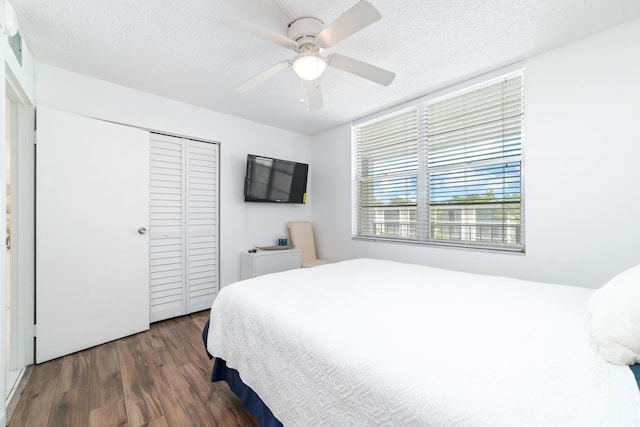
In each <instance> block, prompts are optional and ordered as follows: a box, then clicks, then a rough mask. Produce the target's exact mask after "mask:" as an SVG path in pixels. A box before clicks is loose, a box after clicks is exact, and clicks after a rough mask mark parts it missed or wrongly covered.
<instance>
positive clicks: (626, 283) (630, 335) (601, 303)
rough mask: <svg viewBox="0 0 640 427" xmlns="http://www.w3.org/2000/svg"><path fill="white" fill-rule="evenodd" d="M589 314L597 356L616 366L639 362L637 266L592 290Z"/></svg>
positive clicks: (639, 273)
mask: <svg viewBox="0 0 640 427" xmlns="http://www.w3.org/2000/svg"><path fill="white" fill-rule="evenodd" d="M589 311H590V313H591V333H592V335H593V340H594V342H595V345H596V347H597V349H598V353H599V354H600V356H601V357H602V358H603V359H604V360H606V361H607V362H609V363H613V364H615V365H633V364H635V363H640V265H637V266H635V267H632V268H630V269H628V270H626V271H623V272H622V273H620V274H618V275H617V276H615V277H614V278H612V279H611V280H609V281H608V282H607V283H606V284H605V285H604V286H602V287H601V288H600V289H598V290H597V291H595V292H594V293H593V295H592V296H591V300H590V301H589Z"/></svg>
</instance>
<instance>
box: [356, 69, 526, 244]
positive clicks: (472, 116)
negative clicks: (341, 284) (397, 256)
mask: <svg viewBox="0 0 640 427" xmlns="http://www.w3.org/2000/svg"><path fill="white" fill-rule="evenodd" d="M522 98H523V97H522V72H518V73H516V74H512V75H509V76H507V77H502V78H501V79H500V80H499V81H496V80H494V81H492V82H489V83H487V84H484V85H483V86H481V87H474V88H473V89H471V90H466V91H464V92H457V93H455V94H453V95H451V96H447V97H443V98H438V99H434V100H430V101H427V102H423V103H420V104H418V105H414V106H412V107H411V108H408V109H405V110H403V111H400V112H397V113H394V114H392V115H388V116H384V117H382V118H378V119H376V120H372V121H370V122H365V123H362V124H358V125H355V126H354V127H353V143H354V152H355V156H354V171H355V180H354V185H355V194H356V203H355V218H356V221H355V226H356V228H357V229H356V230H355V235H356V237H363V238H373V239H381V240H386V239H388V240H393V241H408V242H416V243H427V244H444V245H454V246H465V247H478V248H489V249H504V250H513V251H524V242H523V231H522V210H523V199H522V183H521V176H522V174H521V172H522V120H523V99H522Z"/></svg>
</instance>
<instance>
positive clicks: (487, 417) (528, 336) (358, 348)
mask: <svg viewBox="0 0 640 427" xmlns="http://www.w3.org/2000/svg"><path fill="white" fill-rule="evenodd" d="M592 292H593V291H592V290H588V289H583V288H577V287H569V286H560V285H549V284H543V283H534V282H526V281H521V280H516V279H510V278H503V277H495V276H481V275H473V274H468V273H460V272H453V271H447V270H441V269H434V268H429V267H424V266H416V265H410V264H401V263H395V262H390V261H380V260H369V259H360V260H353V261H345V262H341V263H335V264H330V265H325V266H320V267H316V268H314V269H300V270H293V271H288V272H283V273H276V274H272V275H267V276H260V277H257V278H255V279H251V280H246V281H243V282H238V283H236V284H233V285H231V286H228V287H226V288H223V290H222V291H221V292H220V294H219V296H218V298H217V299H216V301H215V302H214V304H213V307H212V312H211V325H210V328H209V335H208V344H207V348H208V350H209V352H210V353H211V354H212V355H214V356H216V357H219V358H222V359H224V360H225V361H226V362H227V365H228V366H229V367H231V368H233V369H237V370H238V371H239V372H240V373H241V376H242V380H243V382H244V383H246V384H247V385H249V386H250V387H251V388H252V389H253V390H254V391H255V392H256V393H257V394H258V395H259V396H260V397H261V398H262V400H263V401H264V402H265V404H266V405H267V406H268V407H269V408H270V409H271V411H272V412H273V414H274V415H275V416H276V417H277V418H278V419H279V420H280V421H282V423H283V424H284V425H285V426H308V425H327V426H329V425H331V426H341V425H362V426H375V425H385V426H386V425H402V426H405V425H416V426H442V425H446V426H514V425H518V426H563V427H564V426H576V427H577V426H580V427H584V426H602V425H615V426H637V425H640V393H639V392H638V388H637V385H636V382H635V379H634V375H633V374H632V372H631V370H630V369H629V368H628V367H621V366H613V365H610V364H608V363H606V362H604V361H602V360H601V359H600V358H599V357H598V355H597V354H596V352H595V350H594V349H593V347H592V345H591V341H590V336H589V319H588V315H587V311H586V308H587V302H588V299H589V297H590V295H591V293H592Z"/></svg>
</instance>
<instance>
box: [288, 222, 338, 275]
mask: <svg viewBox="0 0 640 427" xmlns="http://www.w3.org/2000/svg"><path fill="white" fill-rule="evenodd" d="M287 228H288V229H289V234H290V235H291V243H292V244H293V245H295V247H296V249H300V255H301V258H302V268H307V267H315V266H317V265H322V264H329V263H331V261H327V260H324V259H318V258H316V243H315V241H314V240H313V228H311V223H310V222H309V221H289V222H288V223H287Z"/></svg>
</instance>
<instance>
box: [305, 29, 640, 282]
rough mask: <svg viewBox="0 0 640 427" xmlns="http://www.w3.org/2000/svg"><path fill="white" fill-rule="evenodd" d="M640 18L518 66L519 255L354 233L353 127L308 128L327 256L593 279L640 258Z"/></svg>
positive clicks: (316, 219)
mask: <svg viewBox="0 0 640 427" xmlns="http://www.w3.org/2000/svg"><path fill="white" fill-rule="evenodd" d="M638 40H640V20H635V21H632V22H630V23H627V24H624V25H622V26H619V27H616V28H613V29H610V30H607V31H604V32H602V33H599V34H596V35H594V36H592V37H589V38H586V39H583V40H580V41H578V42H576V43H572V44H570V45H567V46H564V47H562V48H560V49H556V50H554V51H551V52H548V53H545V54H541V55H539V56H536V57H533V58H531V59H529V60H528V61H527V62H526V70H525V139H524V144H525V145H524V150H525V151H524V157H525V164H524V178H523V179H524V187H525V188H524V191H525V203H526V205H525V215H526V216H525V221H526V223H525V227H526V229H525V232H526V246H527V251H526V254H525V255H520V254H504V253H492V252H482V251H475V250H458V249H448V248H438V247H425V246H416V245H402V244H389V243H376V242H367V241H357V240H352V239H351V186H350V182H351V143H350V138H351V129H350V126H342V127H339V128H337V129H333V130H330V131H327V132H324V133H322V134H319V135H316V136H314V137H313V139H312V147H311V157H312V158H313V166H314V167H313V168H312V170H311V176H312V178H313V182H312V187H311V192H312V193H313V194H315V199H314V208H313V214H312V220H313V223H314V227H315V234H316V236H317V237H316V238H317V246H318V252H319V255H320V256H322V257H323V258H333V259H350V258H358V257H372V258H386V259H391V260H398V261H405V262H410V263H417V264H424V265H430V266H435V267H443V268H450V269H454V270H462V271H470V272H477V273H484V274H497V275H505V276H511V277H518V278H523V279H528V280H536V281H543V282H552V283H562V284H570V285H576V286H584V287H598V286H600V285H602V284H603V283H604V282H606V280H608V279H609V278H611V277H612V276H613V275H615V274H616V273H618V272H619V271H621V270H623V269H625V268H627V267H630V266H632V265H635V264H638V263H640V250H639V249H638V242H640V131H639V129H638V122H639V120H640V49H639V48H638Z"/></svg>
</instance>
